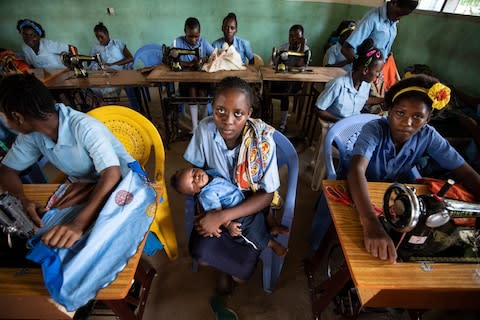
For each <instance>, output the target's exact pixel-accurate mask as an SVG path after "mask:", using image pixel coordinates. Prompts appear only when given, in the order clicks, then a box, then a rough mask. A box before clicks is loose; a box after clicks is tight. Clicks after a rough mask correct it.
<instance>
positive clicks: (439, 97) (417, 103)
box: [385, 75, 450, 143]
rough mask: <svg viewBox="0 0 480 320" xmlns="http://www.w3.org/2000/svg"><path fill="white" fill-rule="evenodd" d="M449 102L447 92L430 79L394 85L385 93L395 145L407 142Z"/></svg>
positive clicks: (409, 80)
mask: <svg viewBox="0 0 480 320" xmlns="http://www.w3.org/2000/svg"><path fill="white" fill-rule="evenodd" d="M449 101H450V89H449V88H448V87H447V86H445V85H443V84H441V83H440V82H439V81H438V80H437V79H435V78H433V77H429V76H426V75H417V76H413V77H410V78H406V79H403V80H401V81H399V82H397V83H396V84H395V85H393V86H392V87H391V88H390V90H388V92H387V93H386V94H385V106H386V107H387V108H388V122H389V125H390V129H391V132H392V138H393V140H394V142H400V143H402V142H405V141H406V140H408V139H409V138H410V137H412V136H413V135H414V134H416V133H417V132H418V131H419V130H420V129H421V128H422V127H423V126H424V125H426V124H427V122H428V121H429V120H430V118H431V115H432V112H433V111H436V110H441V109H443V108H444V107H445V106H446V105H447V104H448V102H449Z"/></svg>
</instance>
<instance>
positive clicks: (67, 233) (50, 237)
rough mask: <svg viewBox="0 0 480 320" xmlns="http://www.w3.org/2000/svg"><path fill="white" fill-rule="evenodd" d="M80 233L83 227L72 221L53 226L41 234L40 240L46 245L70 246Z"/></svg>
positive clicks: (78, 237)
mask: <svg viewBox="0 0 480 320" xmlns="http://www.w3.org/2000/svg"><path fill="white" fill-rule="evenodd" d="M82 234H83V229H82V228H81V227H80V226H77V225H76V224H75V222H73V223H69V224H62V225H56V226H54V227H53V228H51V229H50V230H48V231H47V232H46V233H45V234H44V235H43V236H42V241H43V242H44V243H45V244H46V245H47V246H51V247H56V248H70V247H71V246H72V245H73V244H74V243H75V242H76V241H77V240H78V239H80V237H81V236H82Z"/></svg>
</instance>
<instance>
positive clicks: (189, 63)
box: [172, 17, 213, 132]
mask: <svg viewBox="0 0 480 320" xmlns="http://www.w3.org/2000/svg"><path fill="white" fill-rule="evenodd" d="M183 30H184V32H185V35H184V36H180V37H178V38H176V39H175V40H174V41H173V44H172V48H178V49H186V50H190V51H192V52H199V57H197V56H196V55H194V54H184V55H180V56H179V60H180V66H181V68H182V70H185V69H186V70H195V71H196V70H200V67H201V64H202V63H203V61H204V60H206V59H208V57H209V56H210V55H211V54H212V52H213V47H212V45H211V44H210V43H209V42H208V41H207V40H205V39H203V38H202V37H201V36H200V21H198V19H197V18H194V17H190V18H187V20H185V26H184V29H183ZM196 49H199V50H197V51H196ZM210 88H211V85H210V84H208V83H189V84H182V83H180V95H181V96H188V97H190V98H193V99H195V98H197V97H206V96H207V94H208V90H209V89H210ZM203 107H204V110H205V111H204V112H203V114H204V115H205V116H206V114H207V108H206V105H204V106H203ZM190 113H191V116H192V132H195V129H196V128H197V125H198V104H191V105H190ZM201 118H203V116H202V117H201Z"/></svg>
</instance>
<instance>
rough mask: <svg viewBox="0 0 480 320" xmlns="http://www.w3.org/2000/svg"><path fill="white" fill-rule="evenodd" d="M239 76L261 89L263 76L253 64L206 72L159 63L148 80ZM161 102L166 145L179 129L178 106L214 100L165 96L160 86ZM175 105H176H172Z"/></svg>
mask: <svg viewBox="0 0 480 320" xmlns="http://www.w3.org/2000/svg"><path fill="white" fill-rule="evenodd" d="M229 76H230V77H231V76H237V77H239V78H241V79H243V80H244V81H246V82H247V83H249V84H250V85H252V86H253V88H254V89H257V91H258V92H259V91H260V89H259V88H260V87H261V84H262V78H261V76H260V73H259V71H258V69H257V68H256V67H255V66H253V65H250V66H247V69H246V70H234V71H218V72H205V71H188V70H185V71H172V70H170V68H169V67H168V66H167V65H164V64H162V65H159V66H157V67H155V69H154V70H153V71H152V72H150V74H149V75H148V76H147V78H146V79H147V80H148V81H150V82H151V83H169V82H181V83H199V82H200V83H218V82H220V81H221V80H222V79H223V78H225V77H229ZM159 95H160V103H161V109H162V115H163V120H164V124H165V131H166V132H165V135H166V145H167V148H168V145H169V143H170V142H172V141H174V140H175V138H176V132H177V131H178V119H177V114H178V106H179V105H180V104H184V103H187V104H188V103H192V102H193V103H194V104H198V103H200V104H207V103H208V102H210V101H211V100H212V98H209V97H197V98H192V97H178V96H175V95H174V94H171V93H169V95H168V97H163V95H162V90H161V89H160V88H159ZM172 106H175V107H172Z"/></svg>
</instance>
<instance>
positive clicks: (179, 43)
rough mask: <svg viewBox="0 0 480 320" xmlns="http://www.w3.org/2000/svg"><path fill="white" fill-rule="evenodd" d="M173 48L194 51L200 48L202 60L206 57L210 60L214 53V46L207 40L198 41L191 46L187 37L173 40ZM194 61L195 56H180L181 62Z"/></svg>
mask: <svg viewBox="0 0 480 320" xmlns="http://www.w3.org/2000/svg"><path fill="white" fill-rule="evenodd" d="M172 47H173V48H181V49H188V50H194V49H196V48H199V49H200V58H205V57H207V58H208V57H209V56H210V55H211V54H212V52H213V47H212V45H211V44H210V43H209V42H208V41H207V40H205V39H203V38H200V39H198V41H197V43H196V44H195V45H193V46H192V45H191V44H189V43H188V42H187V40H186V39H185V36H180V37H178V38H176V39H175V40H173V44H172ZM193 59H194V56H192V55H183V56H180V61H183V62H192V61H193Z"/></svg>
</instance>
